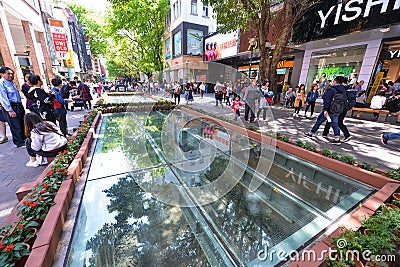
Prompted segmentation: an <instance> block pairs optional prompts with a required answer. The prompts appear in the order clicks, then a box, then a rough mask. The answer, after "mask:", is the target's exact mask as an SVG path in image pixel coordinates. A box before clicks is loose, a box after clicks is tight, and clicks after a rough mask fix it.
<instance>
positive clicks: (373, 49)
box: [293, 0, 400, 90]
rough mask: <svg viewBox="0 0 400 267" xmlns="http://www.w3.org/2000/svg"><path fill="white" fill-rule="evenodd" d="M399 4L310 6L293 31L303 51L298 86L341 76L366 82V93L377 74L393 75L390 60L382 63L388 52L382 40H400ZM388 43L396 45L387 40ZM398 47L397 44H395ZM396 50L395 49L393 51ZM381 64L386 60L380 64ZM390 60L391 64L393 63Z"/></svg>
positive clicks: (332, 0) (330, 1)
mask: <svg viewBox="0 0 400 267" xmlns="http://www.w3.org/2000/svg"><path fill="white" fill-rule="evenodd" d="M399 7H400V6H399V1H398V0H387V1H383V0H382V1H381V0H379V1H374V0H367V1H344V2H343V3H342V1H339V2H338V1H336V0H327V1H322V2H321V3H319V4H317V5H315V6H313V7H311V8H310V9H309V10H307V12H306V14H305V15H304V17H303V18H304V19H303V20H302V21H300V22H299V23H298V24H297V25H296V28H295V31H294V32H295V34H294V36H293V42H294V43H297V45H295V47H296V49H299V50H303V51H305V53H304V61H303V64H302V68H301V69H302V70H301V74H300V79H299V80H300V83H305V84H307V87H308V88H309V87H310V85H311V84H312V83H313V82H314V81H316V80H320V81H321V79H322V80H323V79H324V78H323V74H325V77H326V79H333V78H334V77H335V76H337V75H339V74H342V75H345V76H346V77H347V78H348V79H349V81H350V82H356V81H360V80H364V81H365V85H364V88H363V89H367V90H368V89H369V88H370V87H371V86H372V84H373V83H374V81H375V77H376V76H377V74H378V72H379V71H380V70H383V71H385V69H386V70H387V71H385V74H384V80H385V78H387V77H390V79H393V78H392V77H391V76H395V75H396V74H398V71H399V69H398V68H397V69H396V67H393V66H396V65H399V64H398V63H396V60H395V59H390V58H382V56H381V52H383V51H385V49H386V51H387V52H389V56H390V52H392V53H393V56H394V57H396V55H397V54H396V52H395V50H391V49H389V50H391V51H389V50H388V48H385V47H389V46H392V48H393V46H394V45H396V43H393V44H389V43H386V41H385V40H389V39H390V38H395V37H398V36H400V16H399V15H400V8H399ZM390 40H391V41H395V40H392V39H390ZM399 43H400V42H399ZM397 49H399V50H400V47H399V48H397ZM385 60H386V61H385ZM393 60H394V61H393Z"/></svg>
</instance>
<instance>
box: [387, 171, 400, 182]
mask: <svg viewBox="0 0 400 267" xmlns="http://www.w3.org/2000/svg"><path fill="white" fill-rule="evenodd" d="M388 175H389V177H390V178H392V179H395V180H400V172H399V170H398V169H390V170H389V172H388Z"/></svg>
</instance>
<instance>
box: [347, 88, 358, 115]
mask: <svg viewBox="0 0 400 267" xmlns="http://www.w3.org/2000/svg"><path fill="white" fill-rule="evenodd" d="M346 96H347V101H346V110H350V109H352V108H353V107H354V105H355V104H356V98H357V90H355V89H349V90H347V91H346Z"/></svg>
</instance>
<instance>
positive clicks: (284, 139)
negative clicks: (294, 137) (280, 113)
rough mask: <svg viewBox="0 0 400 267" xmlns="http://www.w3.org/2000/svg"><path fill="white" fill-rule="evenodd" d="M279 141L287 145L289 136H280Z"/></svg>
mask: <svg viewBox="0 0 400 267" xmlns="http://www.w3.org/2000/svg"><path fill="white" fill-rule="evenodd" d="M281 140H282V142H286V143H288V142H289V136H286V135H284V136H282V139H281Z"/></svg>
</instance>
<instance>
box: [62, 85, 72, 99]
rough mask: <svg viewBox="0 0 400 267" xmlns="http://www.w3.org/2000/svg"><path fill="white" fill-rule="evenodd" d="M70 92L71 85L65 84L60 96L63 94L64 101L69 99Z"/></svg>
mask: <svg viewBox="0 0 400 267" xmlns="http://www.w3.org/2000/svg"><path fill="white" fill-rule="evenodd" d="M69 90H70V86H69V84H64V85H63V86H62V87H61V90H60V94H61V97H62V98H63V99H68V98H69Z"/></svg>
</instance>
